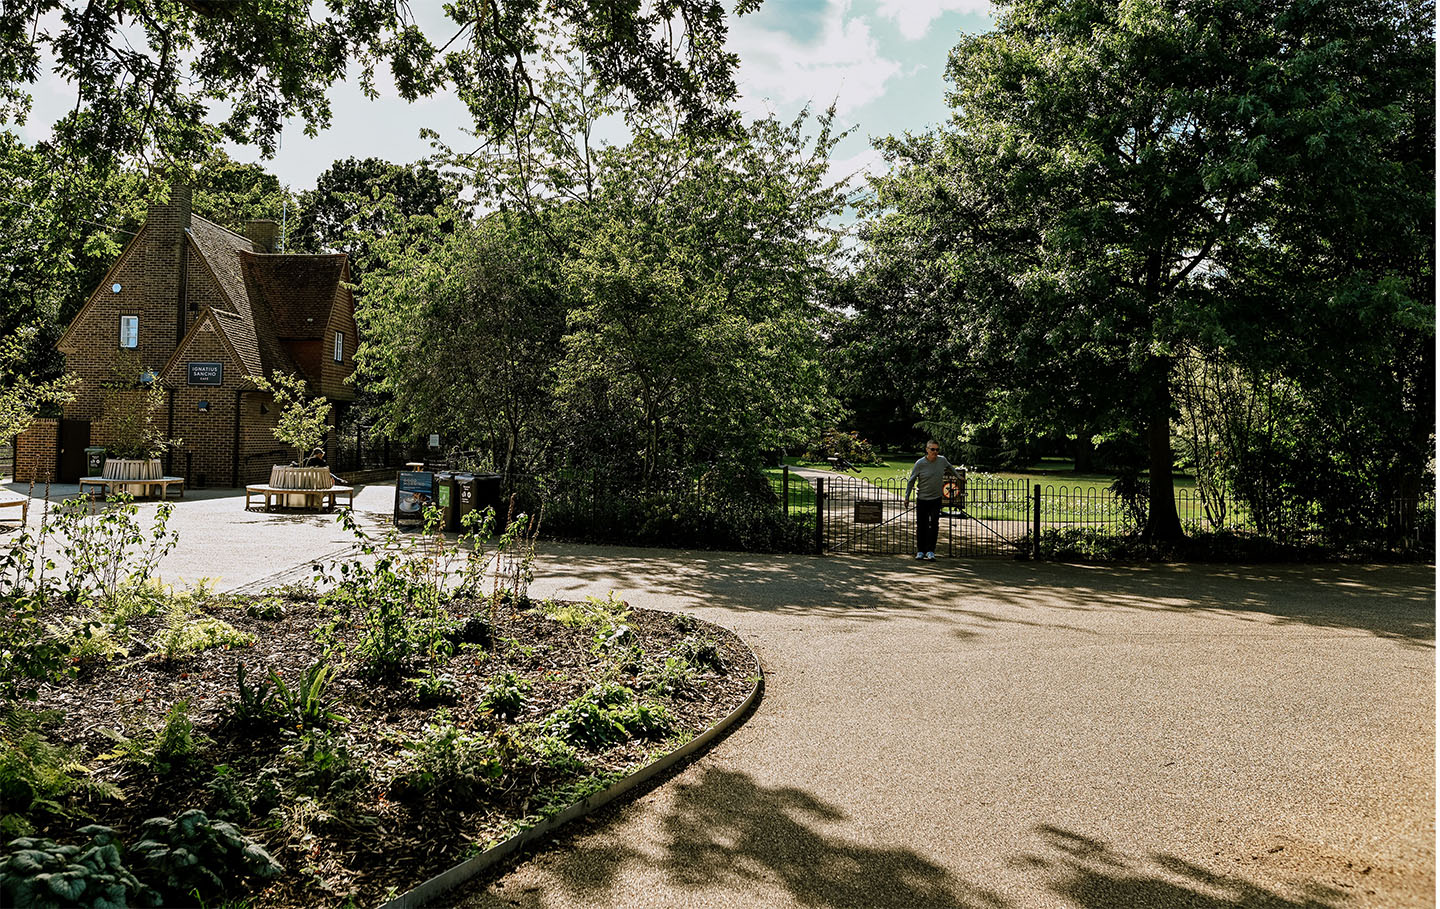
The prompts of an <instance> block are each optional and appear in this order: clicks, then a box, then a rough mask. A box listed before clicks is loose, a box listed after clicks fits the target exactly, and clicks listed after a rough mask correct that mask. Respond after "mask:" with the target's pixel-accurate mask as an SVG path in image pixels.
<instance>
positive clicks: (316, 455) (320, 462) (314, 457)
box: [305, 446, 345, 486]
mask: <svg viewBox="0 0 1440 909" xmlns="http://www.w3.org/2000/svg"><path fill="white" fill-rule="evenodd" d="M305 466H306V467H329V466H330V464H329V462H328V461H326V460H325V449H323V448H320V447H318V446H317V447H316V448H315V450H314V451H311V452H310V455H309V456H308V457H307V458H305ZM330 485H331V486H343V485H345V484H344V483H342V482H341V481H340V478H339V477H337V476H335V474H333V473H332V474H330Z"/></svg>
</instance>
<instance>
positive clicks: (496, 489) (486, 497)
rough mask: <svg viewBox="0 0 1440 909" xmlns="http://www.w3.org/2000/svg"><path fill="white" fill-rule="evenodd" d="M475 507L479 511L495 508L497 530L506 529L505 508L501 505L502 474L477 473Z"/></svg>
mask: <svg viewBox="0 0 1440 909" xmlns="http://www.w3.org/2000/svg"><path fill="white" fill-rule="evenodd" d="M475 508H476V510H479V511H483V510H484V509H486V508H493V509H495V532H496V533H500V532H501V531H502V530H504V529H505V517H506V516H505V509H504V508H501V507H500V474H498V473H477V474H476V475H475Z"/></svg>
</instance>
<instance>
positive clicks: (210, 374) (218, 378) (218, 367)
mask: <svg viewBox="0 0 1440 909" xmlns="http://www.w3.org/2000/svg"><path fill="white" fill-rule="evenodd" d="M185 366H186V367H187V369H188V373H187V375H186V379H185V382H186V384H187V385H224V384H225V364H224V363H186V364H185Z"/></svg>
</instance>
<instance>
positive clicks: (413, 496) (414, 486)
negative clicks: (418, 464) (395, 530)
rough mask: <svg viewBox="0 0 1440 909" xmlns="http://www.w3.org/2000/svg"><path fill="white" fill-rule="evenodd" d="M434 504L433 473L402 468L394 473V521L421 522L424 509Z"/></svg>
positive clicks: (423, 516)
mask: <svg viewBox="0 0 1440 909" xmlns="http://www.w3.org/2000/svg"><path fill="white" fill-rule="evenodd" d="M434 504H435V474H433V473H431V472H430V471H428V470H402V471H401V472H400V473H398V474H396V475H395V523H396V525H400V524H404V523H409V522H414V523H416V524H420V523H423V522H424V520H425V509H426V508H427V507H428V506H430V505H434Z"/></svg>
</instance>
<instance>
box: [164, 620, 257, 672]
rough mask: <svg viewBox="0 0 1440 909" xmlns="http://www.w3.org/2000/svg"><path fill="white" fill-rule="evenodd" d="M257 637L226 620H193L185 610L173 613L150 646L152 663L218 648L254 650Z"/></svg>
mask: <svg viewBox="0 0 1440 909" xmlns="http://www.w3.org/2000/svg"><path fill="white" fill-rule="evenodd" d="M254 643H255V636H254V635H252V634H248V633H246V632H243V631H241V630H239V629H238V628H236V627H235V626H234V625H231V624H230V623H229V622H226V621H224V620H223V619H215V618H211V617H209V616H201V617H200V618H195V619H192V618H189V617H188V616H187V614H186V611H185V610H184V609H172V610H171V611H170V614H169V615H168V616H167V618H166V624H165V627H164V628H163V629H161V631H160V632H159V633H157V634H156V635H155V638H154V640H152V641H151V642H150V646H151V653H150V657H151V659H155V660H160V661H163V662H169V661H172V660H178V659H181V658H182V657H186V656H189V655H190V654H193V653H200V652H202V651H205V650H210V649H211V648H214V647H250V646H252V645H253V644H254Z"/></svg>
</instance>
